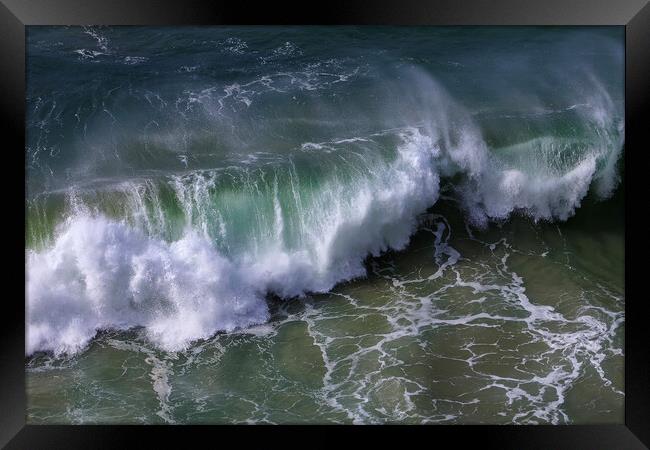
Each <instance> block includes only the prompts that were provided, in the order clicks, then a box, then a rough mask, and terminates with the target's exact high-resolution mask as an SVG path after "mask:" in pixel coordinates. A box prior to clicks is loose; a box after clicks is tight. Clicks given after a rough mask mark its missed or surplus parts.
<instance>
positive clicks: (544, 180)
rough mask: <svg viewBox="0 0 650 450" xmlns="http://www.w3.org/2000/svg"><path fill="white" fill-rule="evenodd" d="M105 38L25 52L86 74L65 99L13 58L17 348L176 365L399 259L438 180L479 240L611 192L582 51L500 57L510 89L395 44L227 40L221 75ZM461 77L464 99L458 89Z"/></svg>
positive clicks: (609, 94) (614, 117)
mask: <svg viewBox="0 0 650 450" xmlns="http://www.w3.org/2000/svg"><path fill="white" fill-rule="evenodd" d="M67 32H68V33H72V32H73V31H70V30H69V31H67ZM74 32H77V31H74ZM113 33H115V32H113ZM123 33H129V31H128V30H123ZM192 33H195V34H197V36H198V34H200V30H196V31H192ZM190 34H191V33H190ZM83 36H86V38H91V39H90V40H88V39H86V41H84V42H83V43H82V42H81V41H82V38H83ZM110 36H111V33H109V32H108V31H106V30H104V31H102V30H101V29H99V30H95V29H86V30H85V32H83V33H82V32H79V36H76V37H75V39H78V40H79V42H71V40H67V41H66V40H62V41H60V42H59V41H57V39H56V38H55V39H54V41H51V42H50V41H46V40H41V41H38V40H37V41H35V43H32V45H33V47H32V49H33V51H34V54H35V55H36V56H38V54H39V51H45V50H47V51H52V52H54V54H56V52H63V53H65V52H68V53H65V54H66V58H69V59H70V62H68V63H67V64H69V67H68V66H65V65H63V66H61V67H59V68H58V69H52V70H59V71H68V70H73V68H74V67H76V66H77V65H79V64H82V65H83V66H84V67H89V69H88V75H87V77H86V78H83V77H82V78H81V79H80V81H79V84H78V86H66V87H63V86H60V85H58V79H57V78H56V77H54V78H53V79H51V80H46V81H43V82H42V83H40V84H39V83H37V82H36V81H39V80H41V79H42V77H43V75H41V74H44V73H46V71H45V68H44V66H42V64H45V63H46V61H41V60H40V59H39V58H34V59H32V60H30V61H31V62H30V67H29V77H30V91H29V105H30V111H29V117H28V154H27V160H28V165H29V166H28V183H29V184H28V190H29V196H28V199H27V202H28V223H27V241H28V249H27V266H26V268H27V289H26V290H27V292H26V297H27V317H28V323H27V348H26V353H27V354H28V355H31V354H33V353H34V352H38V351H51V352H53V353H54V354H56V355H61V354H74V353H76V352H79V351H82V350H83V349H84V348H86V346H87V345H88V343H89V342H90V340H91V339H92V338H93V337H94V336H95V335H96V334H97V332H98V331H100V330H111V329H117V330H127V329H131V328H134V327H137V328H142V329H144V331H145V333H146V336H147V338H148V339H149V340H150V341H151V342H153V343H154V344H155V345H157V346H158V347H159V348H161V349H164V350H166V351H179V350H183V349H186V348H188V346H189V345H190V344H191V343H192V342H193V341H196V340H200V339H208V338H210V337H211V336H213V335H214V334H215V333H217V332H221V331H225V332H231V331H233V330H238V329H244V328H247V327H250V326H252V325H256V324H262V323H264V322H266V321H268V320H269V317H270V314H269V309H268V302H267V299H268V296H269V295H274V296H278V297H281V298H292V297H301V296H304V295H306V294H308V293H318V292H328V291H330V290H331V289H332V288H333V287H334V286H335V285H336V284H337V283H341V282H343V281H347V280H351V279H355V278H358V277H364V276H365V275H366V271H367V268H366V267H367V266H366V259H367V257H369V256H372V257H377V256H379V255H380V254H382V252H385V251H387V250H403V249H405V248H406V247H407V244H408V243H409V240H410V237H411V236H412V234H413V233H414V232H415V231H416V230H417V229H418V225H419V220H420V219H419V217H420V216H421V214H423V213H425V212H426V211H427V209H428V208H431V207H432V206H434V205H436V202H437V201H438V199H439V197H440V195H441V190H443V188H444V191H445V196H446V198H451V199H454V200H455V201H456V202H457V204H458V205H459V207H460V209H461V210H462V211H463V214H464V215H465V217H466V220H467V221H468V224H469V225H470V226H473V227H477V228H485V227H487V226H488V225H489V224H490V223H495V222H496V223H502V222H503V221H505V220H507V219H508V218H509V217H511V215H512V214H515V213H516V214H523V215H525V216H528V217H530V218H532V219H533V220H534V221H556V220H559V221H564V220H566V219H568V218H569V217H571V216H572V215H573V214H574V212H575V211H576V209H577V208H579V206H580V204H581V202H582V201H583V199H584V198H585V196H587V194H588V193H589V192H590V189H591V191H593V192H594V195H596V196H599V197H600V198H607V197H609V196H610V195H611V194H612V192H613V191H614V190H615V188H616V186H617V184H618V181H619V175H618V171H617V161H618V160H619V157H620V154H621V151H622V147H623V135H624V130H623V120H622V114H623V111H622V105H621V102H620V101H619V97H620V94H621V93H620V92H617V91H616V92H614V91H612V87H611V86H612V84H611V81H610V80H608V79H607V77H608V76H609V75H603V74H602V73H601V72H603V69H602V67H601V66H600V64H602V61H600V60H597V58H600V57H601V56H599V55H592V53H590V52H588V51H585V52H584V53H580V54H578V59H580V58H581V60H580V61H578V63H576V67H573V68H572V69H571V70H569V71H563V70H559V69H558V68H557V67H554V66H548V67H547V66H545V65H544V66H543V67H542V68H537V69H525V68H523V66H521V65H517V64H513V66H512V67H511V68H510V70H509V72H508V74H507V75H506V76H505V78H509V80H508V81H510V82H511V84H510V85H508V88H509V89H506V88H505V86H504V85H503V83H504V81H503V80H497V79H496V78H494V77H493V76H492V75H490V73H489V70H488V71H486V72H485V73H484V74H483V75H481V73H480V71H477V70H476V69H472V70H467V71H462V70H461V69H462V67H463V66H464V64H466V62H458V63H454V64H451V63H450V62H449V61H444V62H442V64H443V69H444V70H442V69H441V70H442V74H441V75H436V67H437V66H436V63H435V61H434V62H431V61H429V62H426V60H425V61H424V62H423V63H422V64H417V63H414V62H413V60H414V59H415V60H417V59H418V58H410V59H409V58H406V59H404V58H402V57H400V56H397V50H394V51H392V52H377V53H376V54H374V55H373V54H370V55H369V56H365V57H364V56H361V55H352V54H345V55H339V56H338V57H327V58H322V57H317V56H314V55H313V54H312V53H310V52H312V50H310V48H309V46H310V45H312V44H310V43H309V42H305V43H303V44H300V43H298V44H294V43H292V42H290V41H287V42H284V43H280V44H279V45H278V46H277V47H275V48H273V49H270V50H268V51H264V50H255V51H254V50H251V48H252V47H253V44H252V43H251V44H250V46H249V44H246V43H244V41H239V40H232V39H231V38H224V39H221V40H219V39H217V40H215V41H212V42H213V43H212V44H211V45H212V46H213V47H214V48H216V49H217V52H218V54H219V55H221V57H224V55H229V57H231V58H235V59H237V58H240V60H238V65H237V66H234V65H233V66H231V67H228V68H224V69H223V72H220V71H219V70H220V66H219V64H223V63H220V62H218V61H215V62H213V63H212V64H213V66H209V64H208V67H204V65H203V64H204V63H197V65H191V64H190V65H186V64H180V63H177V64H176V65H175V66H172V65H171V64H173V63H174V58H173V57H172V56H170V55H165V54H156V53H155V52H154V54H155V55H157V56H147V57H144V56H138V55H137V54H129V51H130V50H129V49H128V48H127V47H128V43H127V41H126V40H125V39H126V36H119V35H117V34H116V35H115V36H114V37H113V38H111V37H110ZM576 36H577V37H575V38H574V41H575V42H573V44H572V45H577V44H576V42H577V43H578V44H579V45H591V46H593V47H598V46H599V45H600V46H602V47H603V48H606V49H607V48H609V47H608V45H610V44H609V43H608V41H607V40H606V39H604V40H598V39H596V40H587V38H586V37H581V36H579V35H576ZM34 39H36V38H34ZM197 39H198V38H195V39H194V40H193V41H192V42H194V44H192V45H196V46H197V47H196V48H197V49H199V50H200V49H201V48H203V47H201V46H202V45H204V43H203V44H201V43H199V41H200V39H198V40H197ZM52 42H58V43H57V44H53V43H52ZM93 42H94V43H93ZM59 44H60V45H59ZM82 44H83V47H82V48H73V47H77V46H82ZM47 45H49V46H50V47H47V48H46V46H47ZM151 45H153V44H151ZM539 45H543V44H539ZM39 46H41V47H42V48H40V47H39ZM68 47H70V48H68ZM73 55H74V56H73ZM199 56H200V55H199ZM247 56H248V59H246V57H247ZM461 56H462V55H461ZM514 56H515V60H516V55H514ZM459 57H460V56H459ZM540 57H541V56H540ZM546 57H548V56H546ZM564 57H565V56H564V55H563V54H562V53H559V54H558V55H556V56H553V57H551V58H555V59H559V60H563V58H564ZM42 58H43V59H45V58H46V57H45V56H43V57H42ZM156 58H157V59H156ZM460 59H461V60H462V57H460ZM199 60H200V58H198V57H197V58H196V60H195V61H194V62H197V61H199ZM463 61H464V60H463ZM554 62H555V63H558V62H559V61H554ZM188 64H189V63H188ZM102 66H103V67H108V68H109V69H110V70H112V71H113V72H114V73H113V75H112V77H111V78H107V77H103V78H102V77H99V78H95V75H96V73H97V71H98V70H100V69H101V67H102ZM236 67H239V69H237V68H236ZM456 68H458V73H459V75H458V76H459V77H461V79H462V80H464V81H466V82H468V83H469V82H471V83H472V85H474V86H475V92H473V93H472V94H471V95H455V94H454V91H457V90H458V87H457V86H455V85H454V83H453V82H451V81H450V80H452V81H453V73H452V72H453V70H452V69H456ZM450 70H452V72H450ZM477 77H480V78H477ZM52 83H53V84H52ZM554 83H555V84H554ZM50 85H51V86H52V87H50ZM448 85H449V86H451V89H450V88H447V87H446V86H448ZM48 89H49V91H48ZM48 92H49V93H48ZM483 92H489V96H488V98H484V97H482V96H481V95H482V93H483ZM495 93H496V94H495ZM490 98H492V99H493V100H492V101H493V102H494V103H493V104H492V105H490V104H488V103H487V101H489V99H490Z"/></svg>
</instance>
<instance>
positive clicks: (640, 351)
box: [0, 0, 650, 450]
mask: <svg viewBox="0 0 650 450" xmlns="http://www.w3.org/2000/svg"><path fill="white" fill-rule="evenodd" d="M0 2H1V3H0V47H1V51H0V54H1V55H2V56H1V58H2V59H1V61H2V64H1V67H2V69H1V70H0V80H1V81H0V86H2V90H0V92H1V94H0V109H1V113H2V118H1V123H2V124H3V128H4V130H5V132H4V133H3V142H4V143H5V146H4V149H3V157H2V161H3V163H4V165H5V166H6V167H7V168H9V167H11V169H9V170H6V171H5V172H6V173H7V172H9V173H11V175H12V176H4V177H2V183H3V192H5V193H9V194H10V195H7V196H6V197H5V198H3V202H4V203H5V207H6V209H3V210H4V211H5V218H4V220H3V222H4V223H5V225H6V226H7V227H8V228H9V227H10V228H11V229H10V230H7V232H6V233H7V234H5V238H4V239H5V255H4V257H5V264H6V266H5V267H6V268H5V270H4V273H5V274H6V276H7V278H6V279H7V280H8V281H9V283H8V285H10V286H11V287H12V289H11V290H9V291H6V290H5V295H4V298H3V300H2V301H3V303H4V304H3V306H2V315H1V317H2V327H0V329H1V330H2V331H1V333H2V339H1V340H0V343H1V344H0V345H1V350H0V379H1V382H0V446H5V445H7V447H6V448H20V449H22V448H28V449H39V448H76V447H82V448H113V447H129V446H141V444H140V443H143V442H153V441H151V440H150V439H152V437H153V435H155V437H156V438H157V439H160V440H161V441H163V442H166V443H174V442H176V444H177V445H188V444H189V443H190V442H194V440H195V439H196V438H197V436H198V435H205V434H209V435H211V436H212V438H213V439H216V440H214V441H212V442H213V443H214V445H232V444H225V442H224V440H225V439H226V436H224V434H225V433H227V434H232V433H238V434H242V433H246V435H247V440H248V439H250V437H254V436H253V435H255V437H257V436H262V437H263V439H267V440H266V442H265V444H268V443H271V442H272V441H276V443H277V444H279V445H283V442H286V439H287V438H288V437H289V436H287V435H284V433H283V435H280V434H279V433H281V432H282V431H283V430H286V428H287V427H257V428H255V430H252V429H248V428H244V427H242V426H220V427H218V428H216V427H205V426H203V427H198V426H182V427H165V426H156V427H149V426H56V425H53V426H49V425H48V426H45V425H40V426H36V425H26V424H25V419H26V408H25V403H26V394H25V350H24V349H25V332H24V331H25V330H24V324H25V305H24V302H23V301H24V298H25V297H24V289H25V283H24V274H25V273H24V272H22V271H23V270H24V269H23V267H22V266H21V265H20V263H19V261H20V260H21V258H25V247H24V244H23V243H22V242H20V240H19V239H17V238H15V237H11V236H19V235H20V230H19V229H20V227H21V226H24V225H25V223H24V220H23V221H21V219H20V214H19V213H18V211H20V210H21V209H23V211H24V208H25V203H24V189H25V184H24V175H25V172H24V171H23V172H21V171H20V170H19V167H21V166H22V167H25V159H24V158H25V156H24V155H25V153H24V152H23V153H21V152H20V151H19V149H20V148H22V149H24V148H25V26H26V25H222V24H241V25H244V24H247V25H252V24H260V25H262V24H318V25H335V24H338V25H343V24H355V25H370V24H372V25H384V24H386V25H387V24H391V25H619V26H624V27H625V41H626V42H625V43H626V49H625V60H626V75H625V119H626V126H625V131H626V137H625V141H626V143H625V146H626V150H625V169H626V174H625V182H624V187H623V188H624V189H625V192H627V195H626V196H625V223H626V230H625V233H626V234H625V238H626V239H625V264H626V271H625V286H626V306H625V309H626V312H625V320H626V323H625V327H626V331H625V392H626V395H625V424H624V425H623V424H622V425H602V426H601V425H567V426H535V425H533V426H468V425H461V426H443V425H438V426H420V427H418V426H403V427H402V426H397V427H394V426H393V427H343V426H330V427H329V428H327V429H326V428H325V427H319V426H310V427H308V428H309V433H308V436H310V438H309V440H310V443H309V445H311V444H312V442H314V441H315V443H316V444H317V445H321V446H324V445H328V446H330V445H336V444H338V443H339V442H340V436H339V435H340V434H344V435H345V436H350V435H351V434H355V435H357V434H360V435H362V436H363V437H364V438H367V437H370V433H372V434H374V435H379V437H380V438H381V439H383V438H384V437H387V433H389V432H390V434H391V435H397V436H398V437H399V439H400V442H402V443H405V442H406V443H409V442H411V441H412V440H413V439H416V438H423V439H424V441H423V442H425V443H426V442H429V443H432V445H433V443H435V442H440V439H441V438H442V439H444V440H447V441H448V442H453V443H454V446H461V447H462V446H463V445H464V444H467V443H469V442H474V443H476V444H477V445H481V446H482V447H497V448H502V449H505V448H517V449H521V448H540V449H541V448H545V449H546V448H553V449H560V448H567V449H572V450H573V449H582V448H584V449H598V448H602V449H618V448H625V449H636V448H647V447H646V446H650V345H648V344H649V340H648V338H647V337H646V335H645V330H646V329H645V321H647V320H648V319H647V315H646V314H644V312H645V311H646V306H645V305H644V303H647V302H648V299H647V296H640V295H632V293H633V292H634V290H630V287H634V286H635V285H641V284H643V281H642V278H641V277H643V275H642V274H643V272H642V271H644V267H643V263H640V264H638V265H637V264H634V263H633V262H632V258H633V257H634V258H636V257H642V255H643V254H644V253H645V252H644V248H643V246H642V244H641V242H643V239H642V237H643V234H642V233H641V232H639V233H636V232H634V231H633V230H634V229H640V228H641V227H643V226H644V225H643V222H642V218H643V211H642V209H643V206H639V205H643V201H644V200H643V197H644V196H645V195H646V194H645V192H644V191H643V189H642V188H641V189H637V188H636V187H633V184H634V182H635V181H640V182H642V178H639V177H643V175H642V174H641V170H644V168H645V167H646V166H645V165H644V164H643V163H642V161H641V159H640V158H641V157H642V156H641V155H643V154H644V152H646V153H647V152H648V151H650V146H648V144H649V143H650V141H649V140H647V134H646V133H645V131H646V129H647V128H648V124H650V122H649V121H648V105H649V102H648V100H649V93H650V4H648V2H647V1H646V0H617V1H611V0H545V1H524V0H477V1H472V2H469V1H466V0H465V1H462V0H456V1H454V0H444V1H423V0H400V1H395V0H390V1H389V0H375V1H373V2H363V0H348V1H332V2H327V3H322V4H317V5H307V4H306V3H304V4H298V5H293V4H289V3H285V4H277V3H275V2H268V3H265V4H263V3H261V2H260V4H259V5H258V4H246V3H245V2H224V3H221V2H212V1H198V0H185V1H181V0H164V1H163V0H139V1H138V0H113V1H100V0H0ZM644 144H645V145H644ZM21 155H22V156H21ZM645 170H647V169H645ZM14 177H15V178H14ZM21 177H22V178H23V181H22V183H23V184H22V186H23V189H22V190H23V192H21V188H20V187H19V186H20V179H21ZM638 184H639V185H641V183H638ZM635 196H640V197H641V203H640V204H637V202H636V201H634V200H633V199H632V198H634V197H635ZM635 204H636V208H637V210H636V211H634V210H633V206H634V205H635ZM639 209H641V210H639ZM9 211H10V212H9ZM634 214H636V216H637V219H638V221H633V219H632V215H634ZM23 219H24V217H23ZM13 227H15V229H14V228H13ZM9 233H12V234H9ZM14 233H15V234H14ZM7 244H9V245H7ZM640 261H642V258H641V259H640ZM21 273H22V274H23V278H22V281H21V276H20V274H21ZM21 293H22V294H21ZM295 430H296V428H295V427H294V428H292V430H291V431H290V434H291V435H293V433H294V432H295ZM331 431H336V433H332V432H331ZM144 435H146V437H145V436H144ZM145 439H146V441H145ZM405 439H408V440H405ZM219 442H220V443H219ZM191 445H195V444H191ZM303 445H308V444H307V442H305V443H304V444H303ZM407 445H409V444H407Z"/></svg>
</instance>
